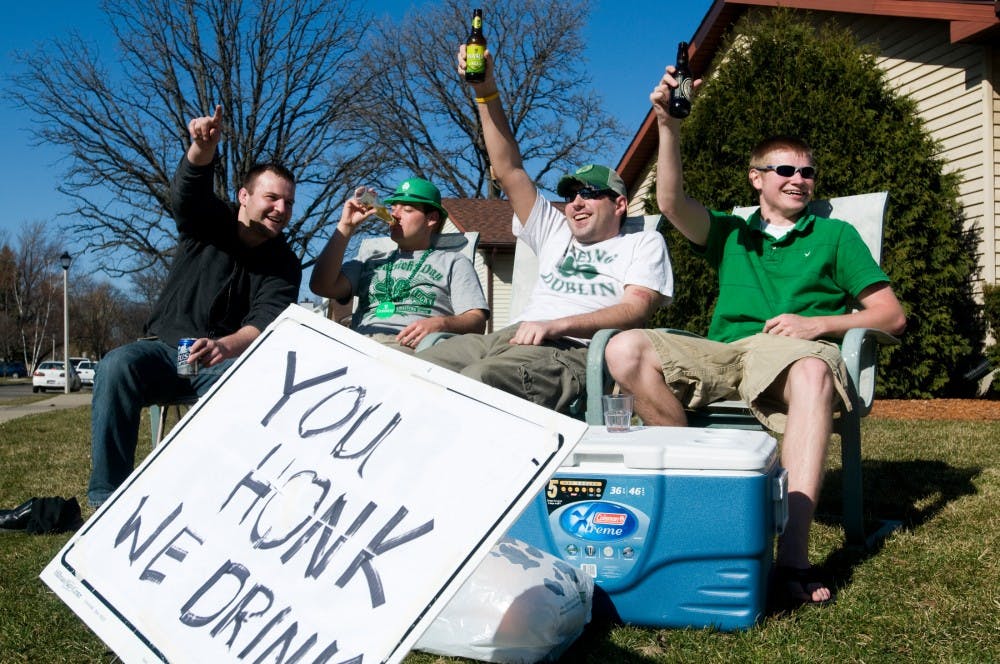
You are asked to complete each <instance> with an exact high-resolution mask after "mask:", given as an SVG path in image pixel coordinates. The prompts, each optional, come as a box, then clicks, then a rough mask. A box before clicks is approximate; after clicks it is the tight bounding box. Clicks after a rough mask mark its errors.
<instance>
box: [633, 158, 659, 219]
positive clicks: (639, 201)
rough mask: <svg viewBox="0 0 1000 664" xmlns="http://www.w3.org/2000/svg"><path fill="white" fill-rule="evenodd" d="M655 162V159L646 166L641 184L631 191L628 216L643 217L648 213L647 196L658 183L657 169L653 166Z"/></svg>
mask: <svg viewBox="0 0 1000 664" xmlns="http://www.w3.org/2000/svg"><path fill="white" fill-rule="evenodd" d="M655 163H656V162H655V160H654V162H653V163H651V164H649V165H648V166H647V167H646V172H645V173H644V174H643V177H642V180H641V182H640V184H639V186H638V187H636V190H635V191H634V192H629V194H630V196H631V197H630V198H629V202H628V216H630V217H641V216H642V215H644V214H646V197H647V196H648V195H649V193H650V192H651V191H653V188H654V185H655V184H656V170H655V169H654V168H653V166H654V164H655Z"/></svg>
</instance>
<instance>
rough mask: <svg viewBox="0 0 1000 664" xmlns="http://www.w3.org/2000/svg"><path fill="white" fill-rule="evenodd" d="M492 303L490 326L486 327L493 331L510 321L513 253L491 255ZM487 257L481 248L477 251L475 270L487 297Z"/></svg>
mask: <svg viewBox="0 0 1000 664" xmlns="http://www.w3.org/2000/svg"><path fill="white" fill-rule="evenodd" d="M493 259H494V261H495V263H494V265H493V303H492V307H493V308H492V310H491V312H490V321H491V322H490V324H489V325H490V326H491V327H488V328H487V329H492V330H494V331H496V330H499V329H501V328H503V327H506V325H507V323H508V322H510V296H511V286H510V283H511V275H512V274H513V272H514V254H512V253H499V252H498V253H497V254H496V255H495V256H494V257H493ZM486 261H487V257H486V254H485V252H484V251H483V250H480V251H479V257H478V259H477V260H476V272H477V273H478V274H479V281H480V283H482V284H483V292H484V293H486V297H489V290H488V289H487V287H486V280H487V278H488V270H487V267H486Z"/></svg>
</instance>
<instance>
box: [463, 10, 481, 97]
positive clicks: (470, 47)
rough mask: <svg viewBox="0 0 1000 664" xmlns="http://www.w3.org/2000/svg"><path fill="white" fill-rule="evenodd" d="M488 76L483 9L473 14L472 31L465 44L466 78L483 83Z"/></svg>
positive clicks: (472, 81) (469, 80)
mask: <svg viewBox="0 0 1000 664" xmlns="http://www.w3.org/2000/svg"><path fill="white" fill-rule="evenodd" d="M485 78H486V37H484V36H483V10H482V9H477V10H475V11H474V12H473V14H472V32H471V33H469V41H467V42H466V44H465V80H466V81H468V82H470V83H481V82H482V81H483V79H485Z"/></svg>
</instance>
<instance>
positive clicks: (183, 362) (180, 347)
mask: <svg viewBox="0 0 1000 664" xmlns="http://www.w3.org/2000/svg"><path fill="white" fill-rule="evenodd" d="M194 342H195V340H194V339H189V338H184V339H181V340H180V341H178V342H177V375H178V376H181V377H183V378H191V377H192V376H197V375H198V364H197V363H195V364H188V357H190V356H191V346H192V345H194Z"/></svg>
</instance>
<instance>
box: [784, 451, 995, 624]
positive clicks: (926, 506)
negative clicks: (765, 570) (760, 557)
mask: <svg viewBox="0 0 1000 664" xmlns="http://www.w3.org/2000/svg"><path fill="white" fill-rule="evenodd" d="M982 471H983V469H982V468H981V467H975V466H973V467H966V468H956V467H955V466H952V465H949V464H947V463H945V462H943V461H939V460H914V461H863V462H862V477H863V478H864V479H863V482H864V503H863V505H864V510H865V526H866V527H865V532H866V533H867V534H868V535H869V537H871V536H872V535H873V534H874V533H876V532H878V531H879V529H880V528H883V527H885V526H886V525H887V524H898V525H899V527H902V528H906V529H914V528H917V527H919V526H921V525H922V524H925V523H927V522H928V521H931V520H932V519H933V518H934V517H935V516H937V515H938V514H939V513H940V512H941V511H942V510H943V509H944V508H945V507H946V506H947V505H948V504H949V503H951V502H953V501H955V500H957V499H959V498H962V497H964V496H969V495H973V494H975V493H976V487H975V485H974V484H973V480H974V479H975V478H976V477H978V476H979V474H980V473H982ZM842 488H843V478H842V472H841V470H840V469H833V470H830V471H828V472H827V474H826V477H825V479H824V480H823V492H822V494H821V495H820V501H819V505H818V506H817V510H816V522H817V523H822V524H824V525H829V526H833V527H839V526H840V525H841V505H842V502H841V501H842V498H843V492H842ZM889 527H890V528H891V525H890V526H889ZM884 534H886V535H887V534H888V533H884ZM883 544H884V537H883V538H876V539H872V540H871V541H869V544H868V546H867V547H859V546H848V545H846V544H844V545H842V546H841V547H840V548H837V549H835V550H833V551H831V552H830V554H829V555H828V556H827V558H826V560H824V561H823V563H822V568H823V569H824V571H825V572H826V574H827V576H828V578H829V580H830V582H832V583H833V586H834V588H835V589H837V590H840V589H842V588H845V587H847V586H848V585H850V584H851V581H852V579H853V575H854V570H855V568H857V566H858V565H860V564H861V563H863V562H864V561H866V560H868V559H870V558H873V557H874V556H876V555H878V553H879V552H880V551H881V550H882V546H883ZM782 612H783V609H782V607H775V606H769V607H768V610H767V615H768V616H769V617H774V616H776V615H780V614H781V613H782Z"/></svg>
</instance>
